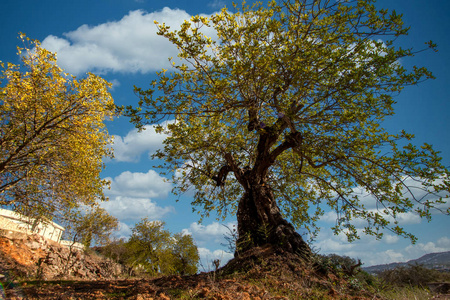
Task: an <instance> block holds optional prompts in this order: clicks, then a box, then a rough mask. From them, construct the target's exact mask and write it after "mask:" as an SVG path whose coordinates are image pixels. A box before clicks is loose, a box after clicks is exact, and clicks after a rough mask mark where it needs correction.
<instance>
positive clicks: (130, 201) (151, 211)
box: [101, 196, 175, 234]
mask: <svg viewBox="0 0 450 300" xmlns="http://www.w3.org/2000/svg"><path fill="white" fill-rule="evenodd" d="M101 206H102V207H103V208H104V209H106V211H107V212H108V213H110V214H111V215H113V216H116V217H117V218H119V219H120V220H121V221H125V220H133V221H138V220H140V219H142V218H148V219H149V220H160V219H161V218H162V217H164V215H166V214H168V213H171V212H174V211H175V209H174V208H173V207H171V206H167V207H160V206H158V205H156V203H154V202H152V200H151V199H148V198H132V197H123V196H117V197H114V198H112V199H110V200H109V201H108V202H103V203H102V204H101ZM120 231H123V232H124V234H125V233H126V232H127V231H126V228H124V229H123V230H120Z"/></svg>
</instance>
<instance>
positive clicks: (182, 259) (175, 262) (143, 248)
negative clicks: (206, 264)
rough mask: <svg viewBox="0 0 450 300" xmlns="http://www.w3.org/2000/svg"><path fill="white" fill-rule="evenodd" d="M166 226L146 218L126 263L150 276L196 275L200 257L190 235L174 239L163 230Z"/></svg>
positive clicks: (133, 238)
mask: <svg viewBox="0 0 450 300" xmlns="http://www.w3.org/2000/svg"><path fill="white" fill-rule="evenodd" d="M164 225H165V224H164V222H160V221H149V220H148V219H147V218H144V219H142V220H141V221H140V222H138V223H136V224H135V225H134V227H133V228H132V234H131V237H130V239H129V241H128V242H126V243H125V247H126V248H127V257H126V259H125V260H124V263H126V264H128V265H130V266H131V267H132V268H137V267H141V268H143V269H144V270H145V272H146V273H147V274H150V275H156V274H166V275H169V274H179V275H188V274H195V273H197V264H198V261H199V259H200V258H199V255H198V251H197V247H196V246H195V244H194V240H193V239H192V236H190V235H183V234H181V233H177V234H174V235H172V234H171V233H170V232H169V231H167V230H165V229H164Z"/></svg>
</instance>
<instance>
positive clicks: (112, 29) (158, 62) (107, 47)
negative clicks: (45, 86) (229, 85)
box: [42, 7, 213, 75]
mask: <svg viewBox="0 0 450 300" xmlns="http://www.w3.org/2000/svg"><path fill="white" fill-rule="evenodd" d="M190 17H191V16H190V15H189V14H188V13H187V12H185V11H184V10H180V9H170V8H167V7H166V8H164V9H162V10H161V11H157V12H152V13H148V12H145V11H143V10H135V11H130V12H129V13H128V15H126V16H124V17H123V18H122V19H121V20H119V21H113V22H107V23H103V24H99V25H97V26H88V25H82V26H80V27H79V28H78V29H76V30H74V31H71V32H67V33H65V34H64V38H61V37H56V36H53V35H50V36H48V37H46V38H45V39H44V40H43V41H42V46H43V47H44V48H46V49H48V50H50V51H53V52H57V55H58V65H60V66H61V67H62V68H64V69H65V70H66V71H67V72H70V73H72V74H75V75H80V74H83V73H85V72H87V71H91V72H96V73H105V72H110V71H112V72H124V73H129V72H131V73H136V72H141V73H147V72H150V71H154V70H160V69H161V68H167V67H169V66H170V63H169V61H168V58H169V57H177V54H178V50H177V48H176V47H175V46H174V45H172V44H171V43H170V42H169V41H168V40H167V39H165V38H164V37H161V36H158V35H157V34H156V32H157V26H156V25H155V24H154V21H155V20H157V21H158V22H160V23H165V24H166V25H168V26H170V27H171V28H174V29H175V28H178V27H179V26H180V25H181V24H182V22H183V21H184V20H188V19H190ZM204 30H206V31H210V33H212V30H210V29H204ZM206 33H208V32H206ZM208 35H209V36H213V35H212V34H208Z"/></svg>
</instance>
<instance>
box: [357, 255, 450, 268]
mask: <svg viewBox="0 0 450 300" xmlns="http://www.w3.org/2000/svg"><path fill="white" fill-rule="evenodd" d="M416 264H418V265H423V266H424V267H426V268H429V269H435V270H447V271H450V251H447V252H437V253H429V254H425V255H424V256H421V257H419V258H417V259H412V260H409V261H407V262H396V263H390V264H384V265H375V266H370V267H365V268H363V270H364V271H366V272H369V273H378V272H381V271H384V270H390V269H395V268H397V267H406V266H408V265H416Z"/></svg>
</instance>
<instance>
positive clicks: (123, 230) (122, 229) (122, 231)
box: [113, 222, 131, 240]
mask: <svg viewBox="0 0 450 300" xmlns="http://www.w3.org/2000/svg"><path fill="white" fill-rule="evenodd" d="M130 235H131V228H130V226H128V225H127V224H125V223H123V222H119V229H118V230H116V231H115V232H114V233H113V236H114V237H115V238H118V239H122V238H123V239H125V240H127V239H128V238H129V237H130Z"/></svg>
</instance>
